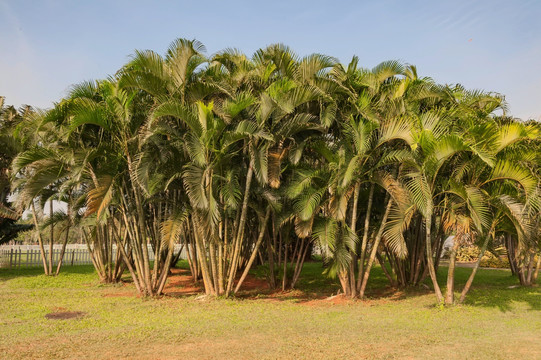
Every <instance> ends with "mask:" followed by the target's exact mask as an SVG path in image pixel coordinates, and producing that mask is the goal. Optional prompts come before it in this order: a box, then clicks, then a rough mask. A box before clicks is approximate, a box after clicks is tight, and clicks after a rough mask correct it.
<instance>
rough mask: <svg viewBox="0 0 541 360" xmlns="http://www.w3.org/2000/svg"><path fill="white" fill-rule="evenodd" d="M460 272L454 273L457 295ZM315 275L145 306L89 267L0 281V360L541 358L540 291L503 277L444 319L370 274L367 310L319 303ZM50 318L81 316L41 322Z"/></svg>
mask: <svg viewBox="0 0 541 360" xmlns="http://www.w3.org/2000/svg"><path fill="white" fill-rule="evenodd" d="M469 271H471V270H470V269H463V268H461V269H458V270H457V277H458V282H459V285H458V288H459V289H461V287H462V285H461V284H463V283H464V282H465V279H466V277H467V276H468V274H469ZM258 273H259V274H262V271H261V270H260V271H259V272H258ZM320 274H321V264H320V263H308V264H307V265H306V269H305V271H304V273H303V278H302V280H301V281H300V283H299V287H300V290H299V291H295V292H290V293H288V294H281V295H276V294H274V295H260V296H254V295H252V294H250V295H247V296H244V297H242V298H237V299H216V300H208V299H201V298H200V297H198V296H197V295H192V296H185V297H170V296H167V297H164V298H161V299H158V300H145V299H140V298H137V297H135V296H133V294H134V290H133V287H132V286H131V285H130V284H127V285H123V286H111V285H101V284H99V282H98V281H97V277H96V275H95V273H94V271H93V268H92V267H91V266H76V267H66V268H65V269H64V271H63V272H62V274H61V275H60V276H58V277H57V278H48V277H45V276H43V275H41V271H40V269H39V268H34V269H22V270H13V271H11V270H0V358H1V359H41V358H43V359H62V358H85V359H89V358H90V359H118V358H130V359H134V358H135V359H214V358H216V359H229V358H240V359H253V358H257V359H284V358H287V359H344V358H350V359H365V358H366V359H404V358H408V359H534V358H541V289H540V288H537V287H536V288H520V287H513V286H514V285H517V281H516V279H514V278H512V277H511V276H510V273H509V272H508V271H504V270H480V271H479V274H478V277H477V279H476V282H475V283H474V288H473V290H472V292H471V294H470V297H469V300H468V303H467V305H464V306H457V307H452V308H440V307H437V306H435V305H434V302H435V298H434V296H433V295H432V294H431V293H429V292H427V291H426V290H423V289H412V290H408V291H405V292H397V293H392V292H390V291H388V290H385V286H386V282H385V280H384V278H383V276H382V274H381V272H380V271H379V269H375V270H374V279H373V282H372V284H373V286H372V287H371V288H370V289H369V290H370V294H371V296H372V298H371V299H369V300H367V301H355V302H352V301H336V299H337V298H336V297H334V298H331V299H328V298H327V299H325V297H328V296H330V295H332V294H333V293H336V290H337V289H338V286H337V285H336V283H335V282H334V281H332V280H328V279H325V278H323V277H322V276H320ZM440 276H441V283H442V284H443V283H444V277H445V269H444V268H443V269H441V270H440ZM510 287H512V288H510ZM370 294H369V295H370ZM314 297H316V298H318V300H314V299H313V298H314ZM59 311H81V312H83V313H84V316H83V317H81V318H77V319H68V320H51V319H47V318H45V315H46V314H49V313H52V312H59Z"/></svg>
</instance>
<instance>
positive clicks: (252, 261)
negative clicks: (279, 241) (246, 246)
mask: <svg viewBox="0 0 541 360" xmlns="http://www.w3.org/2000/svg"><path fill="white" fill-rule="evenodd" d="M270 212H271V208H270V206H268V207H267V212H266V214H265V219H264V220H263V222H262V224H261V229H260V230H259V236H258V238H257V242H256V243H255V248H254V250H253V251H252V255H251V256H250V259H249V260H248V264H247V265H246V267H245V268H244V272H243V273H242V276H241V277H240V279H239V282H238V283H237V286H236V287H235V291H234V293H235V294H236V293H237V292H238V291H239V289H240V287H241V286H242V283H243V282H244V279H246V276H248V273H249V272H250V269H251V267H252V264H253V263H254V260H255V258H256V255H257V253H258V251H259V247H260V246H261V242H263V237H264V236H265V229H266V228H267V223H268V222H269V217H270Z"/></svg>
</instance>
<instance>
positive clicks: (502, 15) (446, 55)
mask: <svg viewBox="0 0 541 360" xmlns="http://www.w3.org/2000/svg"><path fill="white" fill-rule="evenodd" d="M540 15H541V1H539V0H537V1H536V0H531V1H528V0H524V1H522V0H508V1H501V0H481V1H474V0H456V1H436V0H433V1H420V0H419V1H417V0H411V1H398V0H394V1H393V0H380V1H339V0H334V1H318V0H312V1H301V0H289V1H278V0H275V1H273V0H267V1H256V0H253V1H233V0H230V1H137V0H132V1H120V0H118V1H115V0H109V1H99V0H96V1H55V0H42V1H26V0H13V1H11V0H0V95H3V96H6V98H7V99H6V102H7V103H9V104H14V105H17V106H18V105H20V104H23V103H27V104H31V105H35V106H38V107H49V106H51V104H52V102H53V101H57V100H59V99H60V98H61V97H62V96H63V95H64V94H65V93H66V90H67V89H68V88H69V86H70V85H71V84H73V83H77V82H80V81H82V80H88V79H96V78H104V77H106V76H107V75H108V74H113V73H114V72H115V71H116V70H117V69H118V68H119V67H120V66H121V65H122V64H123V63H125V62H126V61H127V60H128V57H129V54H131V53H133V50H134V49H153V50H156V51H158V52H160V53H163V52H164V51H165V49H166V48H167V46H168V45H169V43H170V42H171V41H172V40H173V39H175V38H177V37H185V38H189V39H193V38H196V39H198V40H199V41H201V42H203V43H204V44H205V46H206V47H207V52H208V54H212V53H214V52H218V51H220V50H222V49H224V48H226V47H235V48H238V49H240V50H242V51H243V52H245V53H246V54H252V53H253V52H254V51H255V50H257V49H258V48H260V47H264V46H266V45H268V44H271V43H277V42H281V43H285V44H287V45H289V46H291V47H292V48H293V49H294V50H295V51H296V52H297V53H298V54H299V55H306V54H310V53H313V52H318V53H324V54H328V55H332V56H335V57H337V58H338V59H340V61H342V62H344V63H347V62H349V60H350V59H351V57H352V55H354V54H356V55H358V56H359V57H360V62H361V65H362V66H365V67H373V66H375V65H377V64H378V63H379V62H381V61H384V60H389V59H398V60H402V61H404V62H407V63H411V64H415V65H417V68H418V72H419V75H421V76H430V77H432V78H434V79H435V80H436V81H438V82H441V83H461V84H463V85H464V86H466V87H468V88H476V89H484V90H490V91H495V92H499V93H502V94H505V95H506V98H507V100H508V102H509V107H510V113H511V114H513V115H515V116H518V117H521V118H536V119H541V21H539V16H540Z"/></svg>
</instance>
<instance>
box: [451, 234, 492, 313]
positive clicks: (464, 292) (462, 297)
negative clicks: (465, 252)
mask: <svg viewBox="0 0 541 360" xmlns="http://www.w3.org/2000/svg"><path fill="white" fill-rule="evenodd" d="M489 241H490V232H489V233H488V234H487V236H486V237H485V241H484V242H483V246H482V247H481V252H480V253H479V258H478V259H477V261H476V262H475V265H474V267H473V270H472V272H471V274H470V277H469V278H468V281H467V282H466V285H464V289H462V293H461V294H460V298H459V299H458V303H459V304H462V303H463V302H464V300H465V299H466V295H467V294H468V291H470V288H471V285H472V283H473V279H474V278H475V274H476V273H477V270H478V269H479V264H481V259H482V258H483V256H484V255H485V252H486V250H487V247H488V242H489Z"/></svg>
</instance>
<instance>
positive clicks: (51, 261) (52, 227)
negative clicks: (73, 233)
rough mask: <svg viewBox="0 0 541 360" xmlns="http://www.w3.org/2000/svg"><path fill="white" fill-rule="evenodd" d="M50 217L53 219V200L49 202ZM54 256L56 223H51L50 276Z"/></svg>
mask: <svg viewBox="0 0 541 360" xmlns="http://www.w3.org/2000/svg"><path fill="white" fill-rule="evenodd" d="M49 211H50V213H49V217H50V218H51V219H52V217H53V211H54V207H53V200H52V199H51V200H49ZM53 255H54V223H53V222H52V221H51V242H50V247H49V271H48V275H52V274H53Z"/></svg>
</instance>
